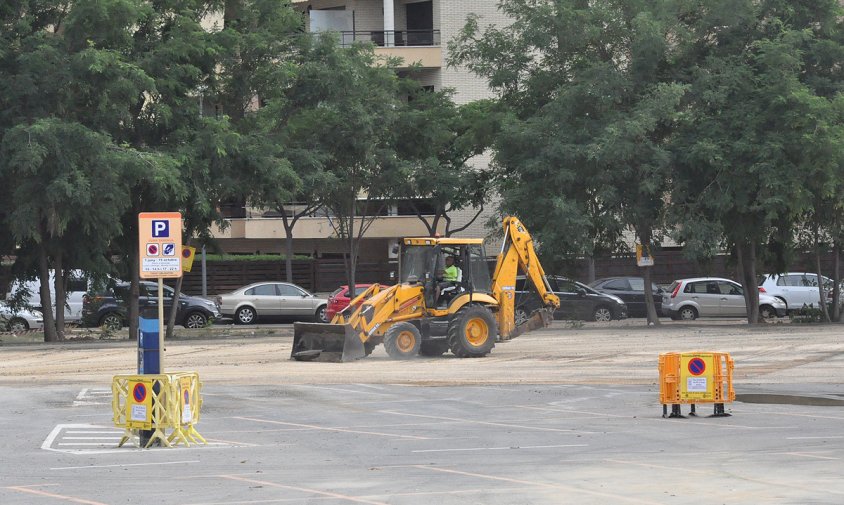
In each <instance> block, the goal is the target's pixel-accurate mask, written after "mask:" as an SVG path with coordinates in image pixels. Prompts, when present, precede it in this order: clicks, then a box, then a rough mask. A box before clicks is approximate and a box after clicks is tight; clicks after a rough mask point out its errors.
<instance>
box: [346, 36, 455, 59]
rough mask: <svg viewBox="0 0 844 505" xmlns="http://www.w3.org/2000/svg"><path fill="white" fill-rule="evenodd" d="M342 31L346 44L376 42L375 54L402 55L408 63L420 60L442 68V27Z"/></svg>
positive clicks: (395, 56) (397, 56) (400, 56)
mask: <svg viewBox="0 0 844 505" xmlns="http://www.w3.org/2000/svg"><path fill="white" fill-rule="evenodd" d="M339 33H340V44H341V45H342V46H343V47H348V46H350V45H352V44H354V43H355V42H372V43H373V44H375V46H376V48H375V54H377V55H378V56H382V57H390V58H399V59H401V60H402V61H403V62H404V66H410V65H412V64H415V63H418V64H419V65H421V66H422V68H441V67H442V60H443V58H442V49H441V47H440V31H439V30H393V31H385V30H366V31H362V30H358V31H341V32H339Z"/></svg>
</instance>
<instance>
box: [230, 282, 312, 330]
mask: <svg viewBox="0 0 844 505" xmlns="http://www.w3.org/2000/svg"><path fill="white" fill-rule="evenodd" d="M217 301H218V303H219V305H220V312H222V313H223V315H224V316H225V317H232V318H234V322H235V323H237V324H253V323H255V322H257V320H258V318H259V317H260V318H263V317H268V316H271V317H284V318H294V319H314V320H316V321H319V322H328V319H327V316H326V313H327V309H328V300H327V299H325V298H319V297H317V296H314V295H313V294H311V293H309V292H308V291H307V290H306V289H304V288H301V287H299V286H297V285H295V284H290V283H287V282H258V283H255V284H250V285H248V286H243V287H242V288H240V289H236V290H234V291H232V292H231V293H226V294H222V295H219V296H218V297H217Z"/></svg>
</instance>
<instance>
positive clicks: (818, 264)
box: [815, 236, 831, 323]
mask: <svg viewBox="0 0 844 505" xmlns="http://www.w3.org/2000/svg"><path fill="white" fill-rule="evenodd" d="M815 275H817V276H818V296H819V299H820V302H818V306H819V308H820V309H821V314H823V320H824V321H825V322H827V323H829V322H831V320H830V319H829V311H828V310H827V308H826V293H825V292H824V289H823V275H821V247H820V243H819V241H818V239H817V236H815Z"/></svg>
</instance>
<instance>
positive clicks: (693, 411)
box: [689, 403, 697, 417]
mask: <svg viewBox="0 0 844 505" xmlns="http://www.w3.org/2000/svg"><path fill="white" fill-rule="evenodd" d="M689 417H697V412H695V404H694V403H693V404H692V410H691V411H690V412H689Z"/></svg>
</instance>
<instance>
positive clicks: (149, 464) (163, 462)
mask: <svg viewBox="0 0 844 505" xmlns="http://www.w3.org/2000/svg"><path fill="white" fill-rule="evenodd" d="M190 463H199V460H198V459H191V460H186V461H162V462H159V463H122V464H115V465H84V466H57V467H54V468H50V470H84V469H86V468H123V467H127V466H159V465H186V464H190Z"/></svg>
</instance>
